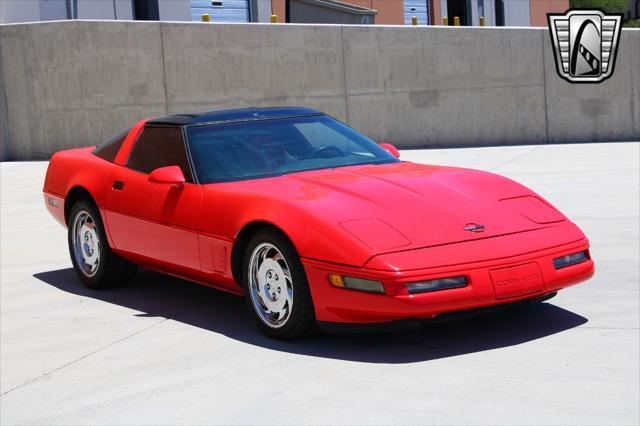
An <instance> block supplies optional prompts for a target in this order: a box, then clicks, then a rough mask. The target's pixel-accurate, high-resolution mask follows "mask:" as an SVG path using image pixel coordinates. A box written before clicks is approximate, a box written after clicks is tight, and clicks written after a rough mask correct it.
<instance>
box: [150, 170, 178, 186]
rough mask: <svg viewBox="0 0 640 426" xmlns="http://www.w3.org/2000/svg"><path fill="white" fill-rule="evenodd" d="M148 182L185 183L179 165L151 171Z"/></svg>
mask: <svg viewBox="0 0 640 426" xmlns="http://www.w3.org/2000/svg"><path fill="white" fill-rule="evenodd" d="M149 182H153V183H168V184H171V185H175V186H182V185H183V184H184V183H185V178H184V174H182V170H181V169H180V167H179V166H167V167H160V168H158V169H155V170H154V171H152V172H151V174H150V175H149Z"/></svg>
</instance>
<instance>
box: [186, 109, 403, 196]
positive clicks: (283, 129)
mask: <svg viewBox="0 0 640 426" xmlns="http://www.w3.org/2000/svg"><path fill="white" fill-rule="evenodd" d="M187 140H188V144H189V151H190V153H191V158H192V160H193V165H194V167H195V170H196V173H197V175H198V180H199V181H200V183H203V184H206V183H213V182H229V181H234V180H243V179H255V178H260V177H269V176H277V175H281V174H285V173H293V172H300V171H305V170H316V169H327V168H333V167H344V166H352V165H358V164H381V163H393V162H397V161H399V160H397V159H396V158H395V157H394V156H392V155H391V154H390V153H388V152H387V151H386V150H384V149H382V148H380V146H378V144H376V143H375V142H373V141H372V140H370V139H368V138H366V137H365V136H363V135H361V134H360V133H358V132H356V131H355V130H353V129H351V128H350V127H348V126H346V125H344V124H342V123H340V122H339V121H337V120H334V119H333V118H331V117H328V116H326V115H314V116H305V117H289V118H280V119H272V120H256V121H245V122H236V123H227V124H208V125H195V126H188V127H187Z"/></svg>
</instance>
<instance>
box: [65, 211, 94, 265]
mask: <svg viewBox="0 0 640 426" xmlns="http://www.w3.org/2000/svg"><path fill="white" fill-rule="evenodd" d="M72 230H73V253H74V256H75V260H76V264H77V265H78V266H79V267H80V268H79V269H80V271H81V272H82V273H83V274H84V275H86V276H87V277H93V276H94V275H95V274H96V272H97V271H98V268H99V267H100V239H99V238H98V232H97V229H96V223H95V221H94V220H93V217H91V214H90V213H89V212H88V211H86V210H80V211H79V212H78V213H77V214H76V216H75V218H74V220H73V228H72Z"/></svg>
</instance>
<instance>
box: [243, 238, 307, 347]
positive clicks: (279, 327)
mask: <svg viewBox="0 0 640 426" xmlns="http://www.w3.org/2000/svg"><path fill="white" fill-rule="evenodd" d="M243 265H244V267H243V281H244V283H243V284H244V288H245V297H246V300H247V305H248V307H249V310H250V312H251V314H252V316H253V317H254V319H255V321H256V323H257V324H258V327H260V329H261V330H262V331H263V332H264V333H265V334H266V335H267V336H269V337H272V338H275V339H281V340H290V339H298V338H301V337H305V336H308V335H310V334H313V333H314V332H315V330H316V321H315V314H314V309H313V302H312V300H311V293H310V292H309V284H308V282H307V277H306V274H305V272H304V268H303V267H302V263H301V262H300V258H299V256H298V254H297V252H296V250H295V248H294V247H293V245H292V244H291V242H289V240H288V239H287V238H286V237H285V236H284V235H282V234H281V233H280V232H277V231H276V230H273V229H265V230H262V231H260V232H258V233H257V234H256V235H254V237H253V238H251V240H250V241H249V244H248V245H247V249H246V251H245V255H244V262H243Z"/></svg>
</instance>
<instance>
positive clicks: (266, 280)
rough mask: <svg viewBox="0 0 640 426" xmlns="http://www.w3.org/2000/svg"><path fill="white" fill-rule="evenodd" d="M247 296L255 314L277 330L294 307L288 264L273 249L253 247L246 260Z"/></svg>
mask: <svg viewBox="0 0 640 426" xmlns="http://www.w3.org/2000/svg"><path fill="white" fill-rule="evenodd" d="M248 273H249V277H248V278H249V293H250V297H251V302H252V303H253V306H254V308H255V311H256V313H257V314H258V316H259V317H260V319H261V320H262V322H264V323H265V324H266V325H268V326H269V327H272V328H280V327H282V326H283V325H285V324H286V323H287V320H288V319H289V317H290V316H291V309H292V308H293V283H292V280H291V271H290V270H289V266H288V265H287V262H286V260H285V258H284V256H283V255H282V253H281V252H280V250H278V248H277V247H276V246H274V245H273V244H270V243H262V244H259V245H258V246H256V248H255V249H254V250H253V252H252V253H251V258H250V260H249V271H248Z"/></svg>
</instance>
